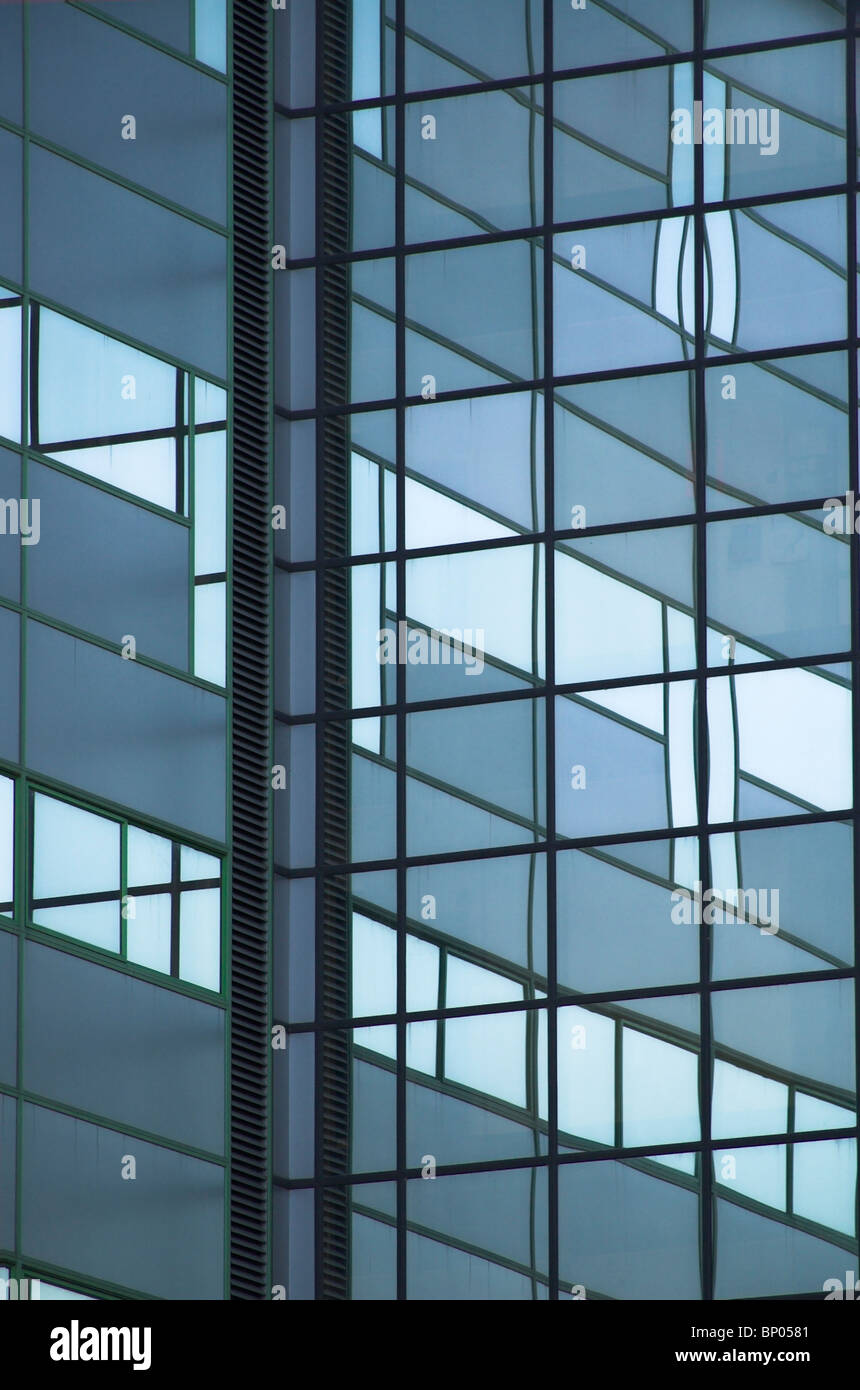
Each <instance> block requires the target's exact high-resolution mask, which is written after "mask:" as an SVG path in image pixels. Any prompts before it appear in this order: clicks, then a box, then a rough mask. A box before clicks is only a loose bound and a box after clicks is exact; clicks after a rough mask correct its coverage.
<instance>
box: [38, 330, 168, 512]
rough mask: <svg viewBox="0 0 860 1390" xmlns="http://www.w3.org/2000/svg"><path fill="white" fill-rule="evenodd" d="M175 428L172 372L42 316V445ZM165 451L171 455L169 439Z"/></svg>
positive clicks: (131, 350)
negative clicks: (168, 451)
mask: <svg viewBox="0 0 860 1390" xmlns="http://www.w3.org/2000/svg"><path fill="white" fill-rule="evenodd" d="M175 422H176V368H175V367H171V366H169V365H168V364H167V363H166V362H162V361H160V360H159V359H158V358H157V357H151V356H150V355H149V354H148V353H145V352H141V351H140V350H139V349H138V348H133V347H129V346H128V345H127V344H126V343H121V342H119V341H118V339H116V338H110V337H108V335H107V334H105V333H99V332H97V331H96V330H95V329H92V328H86V327H85V326H84V325H83V324H82V323H76V322H75V321H74V319H70V318H66V316H65V315H64V314H57V313H55V312H54V311H53V310H51V309H45V308H43V309H41V310H40V313H39V435H40V438H41V440H42V441H43V442H44V443H48V444H50V443H59V441H61V440H63V439H97V438H100V437H103V436H105V435H109V434H134V433H137V432H138V431H140V430H156V429H172V428H173V426H174V424H175ZM169 444H170V447H171V448H173V441H172V440H171V441H169ZM133 490H136V489H133ZM143 495H145V494H143Z"/></svg>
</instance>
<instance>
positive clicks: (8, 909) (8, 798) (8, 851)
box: [0, 777, 15, 917]
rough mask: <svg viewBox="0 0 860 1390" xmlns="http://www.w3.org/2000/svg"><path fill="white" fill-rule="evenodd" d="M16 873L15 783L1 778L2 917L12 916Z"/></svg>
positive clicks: (0, 861)
mask: <svg viewBox="0 0 860 1390" xmlns="http://www.w3.org/2000/svg"><path fill="white" fill-rule="evenodd" d="M14 873H15V783H14V782H13V781H12V778H11V777H0V916H2V917H11V916H12V898H13V891H14V890H13V883H14Z"/></svg>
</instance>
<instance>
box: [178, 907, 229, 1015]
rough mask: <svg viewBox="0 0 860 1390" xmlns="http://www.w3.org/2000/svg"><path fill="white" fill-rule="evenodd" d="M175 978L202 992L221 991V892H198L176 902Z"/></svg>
mask: <svg viewBox="0 0 860 1390" xmlns="http://www.w3.org/2000/svg"><path fill="white" fill-rule="evenodd" d="M179 975H180V978H181V979H183V980H188V981H189V982H190V983H191V984H193V985H202V987H203V988H204V989H215V990H217V989H220V988H221V890H220V889H219V888H200V889H195V890H194V891H193V892H190V893H183V894H182V896H181V898H180V900H179Z"/></svg>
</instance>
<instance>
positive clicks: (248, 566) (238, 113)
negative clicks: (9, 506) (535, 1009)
mask: <svg viewBox="0 0 860 1390" xmlns="http://www.w3.org/2000/svg"><path fill="white" fill-rule="evenodd" d="M233 75H234V97H233V139H234V146H235V152H236V159H235V163H234V171H235V172H234V201H233V219H234V260H233V379H234V399H233V498H232V503H233V506H232V517H233V652H234V662H233V719H232V814H233V847H234V860H233V882H232V903H231V908H232V914H231V915H232V960H231V970H232V999H233V1013H232V1050H231V1112H230V1114H231V1120H230V1131H231V1132H230V1143H231V1155H232V1157H231V1170H230V1172H231V1178H230V1183H231V1187H230V1261H231V1263H230V1292H231V1296H232V1297H233V1298H239V1299H264V1298H266V1297H268V1296H269V1290H268V1285H269V1278H268V1268H267V1247H268V1210H269V1199H268V1162H269V1118H268V1111H269V1069H270V1063H271V1047H270V1045H269V954H270V953H269V946H268V934H269V921H270V906H271V894H270V889H269V879H270V874H271V846H270V828H269V827H270V809H269V801H270V794H269V787H270V779H271V773H270V764H271V756H270V735H269V722H270V716H269V705H270V699H271V695H270V670H269V615H270V595H269V588H270V567H271V558H270V549H271V538H272V528H271V525H270V512H269V491H270V483H269V453H270V437H271V435H270V420H269V416H270V387H269V376H270V371H269V340H270V318H271V314H270V270H269V261H270V255H271V253H270V249H269V248H270V236H269V197H270V194H269V183H270V151H269V143H270V137H269V126H270V121H271V117H270V101H271V99H270V92H269V15H268V10H267V9H264V8H262V7H261V6H257V5H247V4H238V5H235V6H234V7H233Z"/></svg>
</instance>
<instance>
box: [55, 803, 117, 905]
mask: <svg viewBox="0 0 860 1390" xmlns="http://www.w3.org/2000/svg"><path fill="white" fill-rule="evenodd" d="M34 822H35V823H34V830H33V855H34V861H35V863H34V869H33V896H34V897H36V898H56V897H64V898H65V897H71V896H72V895H73V894H76V893H106V892H109V891H110V890H112V889H114V890H116V891H117V892H118V891H119V829H120V828H119V825H118V824H117V822H116V821H112V820H107V819H106V818H105V817H104V816H94V815H92V813H91V812H89V811H82V810H81V809H80V808H79V807H78V806H70V805H69V804H68V803H67V802H65V801H56V800H55V799H54V798H53V797H50V796H41V795H37V796H36V798H35V809H34Z"/></svg>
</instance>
